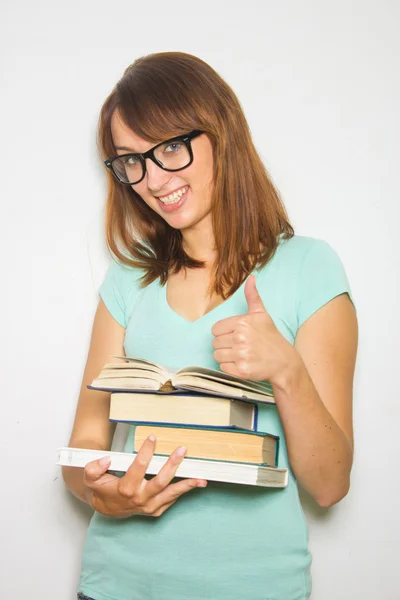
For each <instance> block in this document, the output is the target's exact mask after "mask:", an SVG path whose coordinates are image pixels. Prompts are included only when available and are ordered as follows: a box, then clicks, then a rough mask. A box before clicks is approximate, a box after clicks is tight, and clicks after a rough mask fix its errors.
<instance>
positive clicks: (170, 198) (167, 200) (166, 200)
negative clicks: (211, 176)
mask: <svg viewBox="0 0 400 600" xmlns="http://www.w3.org/2000/svg"><path fill="white" fill-rule="evenodd" d="M188 189H189V186H188V185H184V186H183V187H180V188H177V189H176V190H173V191H172V192H170V193H169V194H166V195H165V196H158V198H157V199H158V200H160V202H162V203H163V204H175V203H177V202H178V200H180V199H181V197H182V196H184V194H185V193H186V192H187V191H188Z"/></svg>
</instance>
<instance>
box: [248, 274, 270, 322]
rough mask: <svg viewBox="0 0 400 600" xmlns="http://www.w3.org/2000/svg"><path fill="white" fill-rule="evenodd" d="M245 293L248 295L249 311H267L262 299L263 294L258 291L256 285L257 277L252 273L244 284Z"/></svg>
mask: <svg viewBox="0 0 400 600" xmlns="http://www.w3.org/2000/svg"><path fill="white" fill-rule="evenodd" d="M244 295H245V296H246V300H247V306H248V311H247V312H248V313H249V314H250V313H260V312H267V311H266V310H265V306H264V304H263V301H262V300H261V296H260V294H259V293H258V291H257V287H256V278H255V276H254V275H251V276H250V277H249V278H248V279H247V281H246V284H245V286H244Z"/></svg>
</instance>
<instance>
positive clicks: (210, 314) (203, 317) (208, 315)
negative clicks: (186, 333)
mask: <svg viewBox="0 0 400 600" xmlns="http://www.w3.org/2000/svg"><path fill="white" fill-rule="evenodd" d="M245 283H246V280H245V281H244V282H243V283H242V284H241V285H240V286H239V287H238V289H237V290H236V291H235V292H234V293H233V294H232V295H231V296H229V298H227V299H226V300H224V301H223V302H221V303H220V304H218V306H215V307H214V308H212V309H211V310H209V311H208V312H206V313H204V315H201V316H200V317H198V318H197V319H195V320H194V321H189V319H187V318H186V317H184V316H182V315H180V314H179V313H177V312H176V311H175V310H174V309H173V308H171V306H170V305H169V302H168V299H167V285H168V283H166V284H165V285H163V286H162V288H161V295H162V302H163V305H164V307H165V310H166V312H167V313H169V314H170V315H172V316H173V317H174V318H176V319H179V320H180V321H183V322H184V323H186V324H187V325H197V324H198V323H202V322H203V321H205V320H207V319H208V318H211V317H213V316H215V315H216V314H218V311H219V310H220V309H221V308H222V307H225V306H226V305H227V303H229V302H230V301H231V300H232V299H233V298H234V297H235V296H236V294H238V293H239V292H240V290H241V289H242V288H243V287H244V284H245Z"/></svg>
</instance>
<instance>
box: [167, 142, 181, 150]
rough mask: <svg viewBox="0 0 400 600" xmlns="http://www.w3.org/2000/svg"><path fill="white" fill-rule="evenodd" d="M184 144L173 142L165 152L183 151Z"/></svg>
mask: <svg viewBox="0 0 400 600" xmlns="http://www.w3.org/2000/svg"><path fill="white" fill-rule="evenodd" d="M182 145H183V143H182V142H180V141H176V142H171V143H170V144H168V146H165V148H164V152H179V150H181V149H182Z"/></svg>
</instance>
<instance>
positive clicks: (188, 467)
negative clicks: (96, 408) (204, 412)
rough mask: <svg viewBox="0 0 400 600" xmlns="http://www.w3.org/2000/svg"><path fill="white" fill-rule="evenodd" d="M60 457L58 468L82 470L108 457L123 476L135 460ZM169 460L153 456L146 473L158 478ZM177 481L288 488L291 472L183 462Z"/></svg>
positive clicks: (90, 454)
mask: <svg viewBox="0 0 400 600" xmlns="http://www.w3.org/2000/svg"><path fill="white" fill-rule="evenodd" d="M57 453H58V455H57V464H58V465H60V466H65V467H81V468H83V467H85V466H86V465H87V463H89V462H91V461H93V460H98V459H99V458H102V457H103V456H109V457H110V458H111V464H110V467H109V470H110V471H122V472H125V471H127V470H128V468H129V466H130V465H131V464H132V462H133V461H134V459H135V456H136V453H133V452H132V453H131V452H112V451H106V450H88V449H84V448H59V449H58V451H57ZM167 460H168V457H167V456H158V455H154V456H153V458H152V459H151V461H150V464H149V466H148V469H147V471H146V472H147V473H148V474H149V475H157V473H158V472H159V471H160V469H161V467H162V466H163V465H164V464H165V463H166V461H167ZM176 477H195V478H199V479H207V480H210V481H220V482H223V483H237V484H242V485H255V486H261V487H273V488H285V487H286V486H287V482H288V470H287V469H280V468H277V467H265V466H260V465H251V464H246V463H235V462H224V461H217V460H203V459H198V458H184V459H183V461H182V462H181V464H180V465H179V467H178V469H177V471H176Z"/></svg>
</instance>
